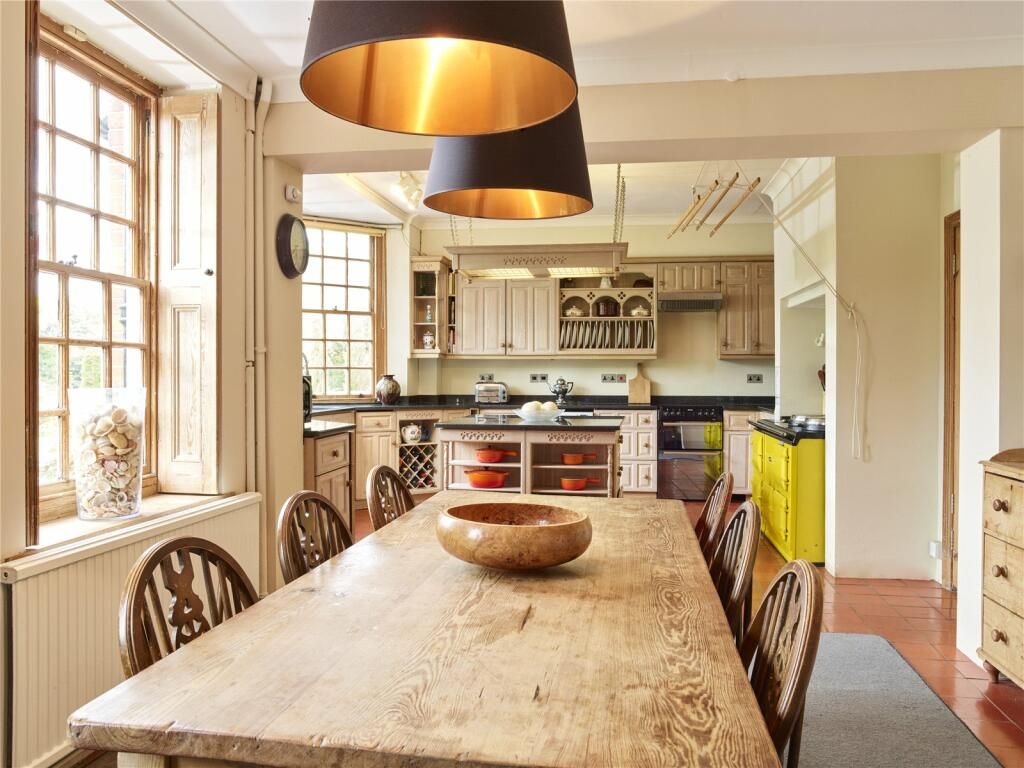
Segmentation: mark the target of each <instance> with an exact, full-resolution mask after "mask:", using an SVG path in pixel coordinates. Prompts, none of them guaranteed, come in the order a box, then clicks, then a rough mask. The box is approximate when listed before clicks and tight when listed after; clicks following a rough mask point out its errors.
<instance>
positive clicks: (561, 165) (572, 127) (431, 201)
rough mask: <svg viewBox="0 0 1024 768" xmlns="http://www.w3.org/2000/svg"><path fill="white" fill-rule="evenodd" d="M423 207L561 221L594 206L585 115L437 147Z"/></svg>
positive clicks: (573, 110)
mask: <svg viewBox="0 0 1024 768" xmlns="http://www.w3.org/2000/svg"><path fill="white" fill-rule="evenodd" d="M423 204H424V205H426V206H427V207H428V208H433V209H434V210H435V211H441V212H442V213H450V214H454V215H455V216H471V217H473V218H480V219H553V218H557V217H560V216H575V215H576V214H578V213H586V212H587V211H589V210H590V209H591V208H593V207H594V198H593V195H592V194H591V192H590V174H589V173H588V172H587V152H586V149H585V147H584V146H583V127H582V125H581V124H580V109H579V106H578V105H577V104H576V103H575V102H573V105H572V106H571V107H569V109H567V110H565V112H563V113H562V114H560V115H559V116H558V117H555V118H553V119H551V120H548V121H547V122H546V123H541V124H540V125H535V126H532V127H530V128H524V129H523V130H521V131H511V132H509V133H496V134H492V135H490V136H461V137H444V138H439V139H437V140H436V141H435V142H434V152H433V154H432V155H431V156H430V173H429V174H428V175H427V189H426V193H425V194H424V197H423Z"/></svg>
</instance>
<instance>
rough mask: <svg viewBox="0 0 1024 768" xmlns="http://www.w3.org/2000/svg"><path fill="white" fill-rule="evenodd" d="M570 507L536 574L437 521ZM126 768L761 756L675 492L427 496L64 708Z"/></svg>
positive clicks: (742, 686) (556, 763)
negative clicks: (487, 564) (585, 518)
mask: <svg viewBox="0 0 1024 768" xmlns="http://www.w3.org/2000/svg"><path fill="white" fill-rule="evenodd" d="M484 501H503V502H511V501H519V502H532V503H546V504H557V505H561V506H566V507H572V508H574V509H578V510H582V511H584V512H586V513H587V514H588V515H589V516H590V519H591V523H592V526H593V541H592V543H591V545H590V548H589V549H588V550H587V551H586V553H584V554H583V555H582V556H581V557H579V558H578V559H576V560H574V561H572V562H570V563H567V564H565V565H562V566H558V567H555V568H550V569H547V570H544V571H534V572H523V573H513V572H503V571H494V570H487V569H484V568H479V567H476V566H474V565H470V564H468V563H464V562H462V561H460V560H456V559H455V558H453V557H451V556H449V555H448V554H447V553H446V552H445V551H444V550H443V549H442V548H441V546H440V544H439V543H438V541H437V538H436V535H435V532H434V527H435V522H436V519H437V516H438V514H439V512H440V511H441V510H442V509H444V508H447V507H449V506H453V505H456V504H461V503H474V502H484ZM69 728H70V732H71V737H72V740H73V741H74V744H75V745H76V746H77V747H80V748H85V749H100V750H110V751H116V752H120V753H125V754H122V755H121V759H122V764H124V765H139V766H153V768H157V767H159V766H181V767H182V768H183V767H184V766H195V768H213V766H223V765H235V764H239V763H242V764H255V765H266V766H303V767H304V766H310V768H312V767H313V766H317V767H319V766H338V767H339V768H340V767H342V766H344V767H345V768H351V767H354V766H358V767H360V768H361V767H363V766H372V767H373V768H384V767H390V766H403V768H419V767H421V766H422V767H424V768H425V767H427V766H430V767H431V768H434V767H435V766H460V768H473V767H475V766H480V767H481V768H482V767H483V766H488V767H489V768H493V767H494V766H551V767H552V768H556V767H557V768H562V767H565V768H569V767H570V766H571V767H573V768H578V767H582V766H595V767H596V766H607V767H609V768H619V767H626V766H706V767H711V768H714V767H716V766H722V767H723V768H724V767H726V766H727V767H728V768H741V767H743V766H752V767H753V766H778V765H779V761H778V758H777V756H776V753H775V749H774V747H773V746H772V741H771V739H770V737H769V735H768V732H767V729H766V728H765V725H764V721H763V719H762V717H761V714H760V711H759V709H758V705H757V702H756V700H755V698H754V694H753V692H752V690H751V687H750V685H749V683H748V681H747V677H746V674H745V671H744V669H743V666H742V664H741V662H740V658H739V655H738V654H737V651H736V647H735V645H734V643H733V639H732V635H731V633H730V631H729V627H728V624H727V623H726V620H725V616H724V614H723V612H722V608H721V604H720V602H719V599H718V596H717V594H716V592H715V590H714V587H713V585H712V583H711V579H710V577H709V575H708V571H707V568H706V566H705V564H704V560H703V558H702V556H701V553H700V550H699V549H698V547H697V541H696V538H695V537H694V533H693V529H692V527H691V525H690V523H689V521H688V520H687V517H686V513H685V511H684V508H683V505H682V504H681V503H680V502H678V501H668V500H654V499H650V498H642V497H632V498H623V499H608V498H593V497H589V498H588V497H582V496H564V497H553V496H525V497H524V496H515V497H513V498H510V497H509V496H508V495H507V494H500V493H479V492H467V491H446V492H443V493H440V494H437V495H436V496H434V497H432V498H430V499H429V500H427V501H425V502H424V503H422V504H421V505H419V506H418V507H416V508H415V509H414V510H412V511H411V512H410V513H408V514H407V515H405V516H404V517H401V518H399V519H398V520H396V521H394V522H392V523H390V524H388V525H387V526H385V527H384V528H383V529H381V530H380V531H378V532H376V533H375V534H373V535H372V536H369V537H367V538H366V539H364V540H362V541H360V542H359V543H358V544H356V545H355V546H354V547H352V548H350V549H348V550H347V551H345V552H343V553H342V554H341V555H339V556H338V557H335V558H334V559H333V560H331V561H329V562H327V563H325V564H324V565H322V566H321V567H319V568H317V569H316V570H314V571H311V572H310V573H308V574H306V575H305V576H303V577H301V578H299V579H297V580H296V581H293V582H292V583H291V584H288V585H287V586H285V587H283V588H282V589H279V590H277V591H276V592H273V593H272V594H270V595H268V596H267V597H265V598H264V599H262V600H261V601H260V602H258V603H257V604H256V605H255V606H253V607H252V608H250V609H248V610H246V611H244V612H243V613H241V614H239V615H238V616H236V617H234V618H232V619H230V620H229V621H227V622H225V623H224V624H222V625H221V626H219V627H217V628H215V629H214V630H213V631H211V632H209V633H207V634H205V635H203V636H201V637H199V638H198V639H197V640H195V641H194V642H192V643H190V644H188V645H186V646H184V647H182V648H181V649H180V650H178V651H175V652H174V653H172V654H170V655H169V656H167V657H166V658H164V659H163V660H162V661H160V662H158V663H157V664H155V665H153V666H152V667H150V668H148V669H145V670H143V671H142V672H141V673H139V674H138V675H136V676H134V677H132V678H130V679H129V680H126V681H125V682H123V683H121V684H120V685H118V686H117V687H115V688H113V689H111V690H110V691H108V692H106V693H105V694H103V695H102V696H100V697H99V698H97V699H95V700H93V701H92V702H90V703H88V704H86V705H84V706H83V707H81V708H80V709H79V710H78V711H76V712H75V713H74V714H72V715H71V717H70V719H69Z"/></svg>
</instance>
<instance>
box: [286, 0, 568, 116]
mask: <svg viewBox="0 0 1024 768" xmlns="http://www.w3.org/2000/svg"><path fill="white" fill-rule="evenodd" d="M300 84H301V86H302V92H303V93H304V94H305V95H306V98H308V99H309V100H310V101H311V102H313V103H314V104H316V105H317V106H318V107H320V108H321V109H323V110H325V111H327V112H329V113H331V114H332V115H335V116H336V117H340V118H342V119H344V120H349V121H351V122H353V123H359V124H360V125H367V126H370V127H371V128H382V129H384V130H387V131H397V132H401V133H416V134H425V135H430V136H475V135H479V134H485V133H498V132H501V131H510V130H515V129H517V128H524V127H526V126H529V125H535V124H537V123H541V122H544V121H545V120H549V119H550V118H552V117H554V116H555V115H557V114H559V113H560V112H562V111H563V110H565V109H566V108H567V107H568V106H569V105H570V104H572V102H573V101H574V100H575V98H576V90H577V89H576V72H575V70H574V68H573V64H572V51H571V49H570V47H569V31H568V28H567V26H566V22H565V8H564V7H563V5H562V2H561V0H555V1H552V0H511V1H505V0H490V1H489V0H482V1H481V0H462V1H458V0H457V1H456V2H435V1H434V0H421V1H419V2H417V1H416V0H412V1H411V2H410V1H406V0H391V1H390V2H369V1H366V0H316V2H314V3H313V13H312V16H311V18H310V22H309V34H308V36H307V38H306V55H305V57H304V58H303V62H302V77H301V80H300Z"/></svg>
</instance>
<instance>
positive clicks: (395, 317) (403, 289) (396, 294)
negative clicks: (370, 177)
mask: <svg viewBox="0 0 1024 768" xmlns="http://www.w3.org/2000/svg"><path fill="white" fill-rule="evenodd" d="M418 238H419V231H418V230H417V229H416V228H415V227H405V228H403V229H399V228H390V229H388V230H387V233H386V235H385V238H384V251H385V254H386V258H387V264H386V267H385V272H386V280H387V283H386V292H385V297H386V305H387V306H386V312H387V314H386V317H387V324H388V333H387V341H386V343H387V371H386V373H393V374H395V378H396V379H397V381H398V383H399V384H401V385H402V394H405V395H408V394H412V392H411V390H412V389H413V388H414V387H415V386H416V385H415V381H414V379H415V376H416V371H415V363H414V361H413V360H412V359H411V358H410V357H409V346H410V340H409V333H408V328H409V285H410V273H411V270H410V267H409V262H410V257H411V256H412V254H413V250H412V249H410V243H413V244H415V243H416V242H417V240H418Z"/></svg>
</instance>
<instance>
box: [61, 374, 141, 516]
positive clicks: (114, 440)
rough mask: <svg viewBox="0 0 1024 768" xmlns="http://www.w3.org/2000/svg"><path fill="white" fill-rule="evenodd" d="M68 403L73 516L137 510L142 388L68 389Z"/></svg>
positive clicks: (138, 500)
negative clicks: (75, 502)
mask: <svg viewBox="0 0 1024 768" xmlns="http://www.w3.org/2000/svg"><path fill="white" fill-rule="evenodd" d="M68 403H69V405H70V407H71V455H72V458H73V460H74V466H75V496H76V498H77V502H78V517H79V518H81V519H82V520H108V519H112V518H124V517H131V516H132V515H137V514H138V513H139V512H140V511H141V509H142V507H141V503H142V468H143V446H144V445H145V444H146V441H145V434H144V431H145V413H146V390H145V388H142V387H138V388H131V389H70V390H68Z"/></svg>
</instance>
